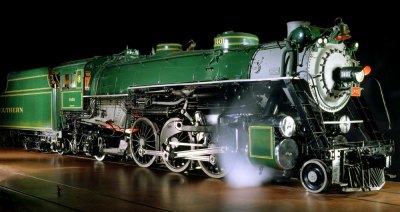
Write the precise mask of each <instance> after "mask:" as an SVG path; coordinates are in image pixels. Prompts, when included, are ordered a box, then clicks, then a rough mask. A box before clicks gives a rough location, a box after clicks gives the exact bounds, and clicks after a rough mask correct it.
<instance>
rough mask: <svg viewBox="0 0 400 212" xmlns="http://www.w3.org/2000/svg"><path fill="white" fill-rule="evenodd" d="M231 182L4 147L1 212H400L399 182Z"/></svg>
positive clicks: (0, 158) (0, 151) (0, 173)
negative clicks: (365, 185) (328, 186)
mask: <svg viewBox="0 0 400 212" xmlns="http://www.w3.org/2000/svg"><path fill="white" fill-rule="evenodd" d="M227 181H228V180H217V179H211V178H207V177H205V176H197V175H183V174H176V173H171V172H168V171H166V170H162V169H146V168H139V167H137V166H135V165H133V164H129V163H128V164H123V163H119V162H107V161H106V162H97V161H95V160H92V159H90V158H80V157H72V156H59V155H57V154H46V153H38V152H27V151H23V150H7V149H0V211H2V209H3V210H4V209H8V210H16V211H26V210H28V211H29V210H30V211H37V210H40V211H55V210H57V211H110V210H115V211H127V210H131V211H132V210H133V211H400V183H399V182H387V183H386V185H385V186H384V188H383V189H382V190H381V191H378V192H355V193H350V194H340V193H329V194H311V193H308V192H306V191H304V189H303V187H302V186H301V185H300V183H298V182H297V181H292V182H285V183H283V182H282V183H267V184H263V185H260V186H255V187H241V188H238V187H233V186H231V185H230V184H229V183H228V182H227Z"/></svg>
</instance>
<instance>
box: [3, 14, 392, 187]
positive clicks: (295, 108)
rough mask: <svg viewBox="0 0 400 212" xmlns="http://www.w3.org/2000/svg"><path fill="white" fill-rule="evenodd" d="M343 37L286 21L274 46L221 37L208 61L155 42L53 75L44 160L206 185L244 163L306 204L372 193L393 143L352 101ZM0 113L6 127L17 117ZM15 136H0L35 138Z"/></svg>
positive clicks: (358, 75) (242, 36)
mask: <svg viewBox="0 0 400 212" xmlns="http://www.w3.org/2000/svg"><path fill="white" fill-rule="evenodd" d="M350 37H351V36H350V31H349V28H348V26H347V25H346V24H345V23H344V22H342V21H341V20H339V21H338V22H337V23H336V25H335V26H333V27H331V28H319V27H315V26H310V25H309V24H308V23H307V22H290V23H288V37H287V38H286V39H285V40H284V41H280V42H279V41H278V42H270V43H265V44H259V40H258V37H257V36H256V35H253V34H249V33H243V32H234V31H228V32H224V33H222V34H220V35H218V36H217V37H215V39H214V48H213V49H209V50H194V49H193V47H194V43H191V44H190V45H189V47H188V48H187V49H183V48H182V45H180V44H177V43H161V44H158V45H157V47H156V49H155V52H154V53H153V54H151V55H140V54H139V52H138V51H137V50H132V49H127V50H125V51H124V52H122V53H121V54H116V55H111V56H105V57H95V58H90V59H87V60H81V61H73V62H70V63H66V64H63V65H61V66H58V67H55V68H53V69H51V71H50V72H48V75H45V74H43V75H45V76H51V77H50V79H51V80H49V81H50V83H49V84H48V85H47V87H46V89H49V91H50V90H52V92H53V94H52V95H53V96H51V98H53V100H51V101H50V102H54V103H52V108H54V109H53V110H52V112H50V113H51V114H53V113H54V114H53V115H52V116H51V117H54V118H52V120H53V119H54V120H57V121H56V122H54V124H53V125H52V127H49V128H48V130H44V131H45V132H47V133H50V134H51V136H49V138H50V139H49V140H50V141H52V142H51V143H52V144H54V145H50V147H51V148H50V149H53V150H56V151H58V152H59V153H60V154H64V153H67V152H72V153H77V152H84V153H86V154H87V155H93V156H95V157H96V159H97V160H103V159H104V158H105V156H106V155H119V156H124V157H126V158H132V159H133V160H134V161H135V162H136V163H137V164H138V165H139V166H141V167H149V166H151V165H153V164H158V165H165V166H166V167H167V168H168V169H169V170H171V171H173V172H183V171H186V170H188V169H195V168H200V169H202V170H203V171H204V173H206V174H207V175H208V176H210V177H214V178H221V177H224V176H225V175H226V174H227V173H228V172H229V170H230V169H231V168H232V166H235V163H234V161H235V160H237V159H242V158H243V157H245V158H247V159H248V160H249V161H250V163H252V164H253V165H255V166H260V167H263V166H267V167H272V168H274V169H277V170H280V171H282V173H283V174H284V175H286V176H288V175H290V176H294V177H298V178H299V179H300V181H301V182H302V184H303V186H304V188H305V189H306V190H307V191H310V192H313V193H319V192H322V191H325V190H327V189H328V188H330V186H335V187H338V188H339V189H340V190H342V191H360V190H379V189H380V188H382V186H383V185H384V183H385V168H386V167H387V166H389V165H390V155H391V153H392V149H393V144H392V141H390V140H387V139H385V138H384V137H383V135H382V133H380V132H379V131H378V130H377V128H376V124H375V123H374V121H373V118H372V117H371V115H370V112H369V111H368V109H367V108H366V107H365V102H364V101H363V99H362V97H360V95H361V90H362V88H361V87H360V85H361V83H362V82H363V80H364V77H365V75H367V74H368V73H369V71H370V69H369V67H368V66H361V64H360V62H359V61H357V60H356V59H355V57H354V55H355V53H356V51H357V48H358V43H356V42H354V41H352V40H351V39H350ZM35 76H36V75H35ZM30 77H31V76H29V77H28V78H29V79H31V78H30ZM13 81H15V79H14V78H10V77H9V79H8V82H9V83H10V82H13ZM10 92H11V93H12V92H13V91H11V90H8V87H7V90H6V92H5V93H4V94H3V95H2V96H1V100H2V102H1V105H2V106H1V107H2V108H20V106H18V104H17V103H15V104H14V103H13V106H7V105H9V104H10V102H12V101H11V100H10V98H12V97H11V96H12V95H13V94H11V93H10ZM22 96H23V95H22ZM32 101H33V100H32ZM3 105H6V106H3ZM25 108H26V107H25ZM25 108H24V110H26V109H25ZM15 110H18V109H15ZM2 111H3V109H2ZM21 113H22V112H21ZM1 114H2V116H5V117H6V119H7V120H8V122H10V123H13V122H12V121H13V120H14V119H13V118H16V117H17V115H18V114H17V113H3V112H2V113H1ZM18 117H21V118H22V119H24V118H25V117H24V116H18ZM52 123H53V122H52ZM15 126H18V125H17V124H7V123H6V124H5V125H3V127H6V128H8V129H14V130H16V129H17V130H19V131H24V132H25V131H34V132H36V131H38V129H37V128H16V127H15ZM28 137H29V138H31V137H32V136H28ZM25 143H26V141H25ZM45 143H49V142H45ZM224 158H229V161H230V162H231V163H221V161H223V160H224Z"/></svg>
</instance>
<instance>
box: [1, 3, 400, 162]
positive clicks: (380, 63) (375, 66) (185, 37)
mask: <svg viewBox="0 0 400 212" xmlns="http://www.w3.org/2000/svg"><path fill="white" fill-rule="evenodd" d="M111 3H112V4H111ZM300 3H301V4H293V3H290V2H283V1H282V2H274V3H273V4H272V5H270V6H265V5H268V4H270V3H268V2H262V3H261V2H260V1H258V2H251V1H245V2H241V3H239V4H234V3H233V2H217V1H213V2H206V1H190V2H189V1H188V2H183V1H182V2H178V3H172V2H161V1H158V2H152V1H146V2H140V4H139V3H137V2H134V1H132V2H130V1H123V2H117V1H116V2H107V3H105V4H100V3H99V2H86V3H85V5H83V3H82V2H79V1H77V2H75V1H68V2H65V3H63V2H62V1H56V2H55V3H50V4H46V5H37V2H34V3H29V2H28V3H26V2H16V3H14V4H15V5H10V4H8V5H7V6H4V5H3V6H2V7H0V8H1V9H0V29H1V32H0V54H1V55H0V83H1V84H0V90H3V89H4V83H5V81H6V75H7V73H8V72H10V71H21V70H25V69H31V68H37V67H42V66H55V65H58V64H60V63H62V62H66V61H70V60H76V59H82V58H88V57H93V56H97V55H109V54H115V53H119V52H122V51H123V50H124V49H125V48H126V47H127V46H129V48H134V49H138V50H139V51H140V53H141V54H149V53H150V52H151V48H152V47H155V45H156V44H157V43H161V42H178V43H181V44H186V43H187V42H188V41H189V40H190V39H193V40H194V41H195V42H196V43H197V47H196V48H197V49H209V48H212V45H213V38H214V37H215V35H217V34H219V33H222V32H224V31H227V30H234V31H242V32H249V33H253V34H256V35H258V36H259V39H260V42H261V43H263V42H268V41H272V40H282V39H283V38H284V37H285V36H286V22H288V21H293V20H307V21H310V22H311V24H312V25H317V26H320V27H331V26H333V23H334V20H335V18H337V17H342V19H343V21H344V22H346V23H347V24H348V26H349V27H350V31H351V34H352V39H354V40H357V41H358V42H359V43H360V48H359V51H358V52H357V58H358V59H359V60H360V61H361V64H362V65H370V66H371V67H372V74H371V76H372V77H375V78H377V79H378V80H379V81H380V82H381V85H382V89H383V91H384V95H385V98H386V103H387V107H388V110H389V113H390V118H391V121H392V129H391V130H388V121H387V118H386V115H385V112H384V110H383V104H382V101H381V98H380V94H379V92H378V87H377V85H376V84H375V83H373V82H372V81H371V80H366V81H365V82H364V83H363V86H364V87H366V89H365V90H364V91H363V95H364V96H365V97H366V99H367V101H368V103H370V107H371V110H372V111H373V114H374V115H375V118H376V119H377V121H378V124H379V127H380V128H381V129H382V130H383V131H384V132H386V136H387V137H389V138H392V139H395V140H396V141H397V142H400V133H399V132H400V123H399V121H400V112H399V110H400V88H399V87H400V86H399V84H400V82H399V74H398V72H400V70H398V68H397V66H399V65H398V62H399V61H400V58H399V57H400V54H399V53H398V52H399V48H400V38H399V34H398V33H396V31H398V30H399V29H398V28H399V27H398V26H399V20H398V19H399V18H397V17H396V16H397V15H398V13H400V12H399V11H396V10H395V9H396V7H395V6H393V5H389V4H387V3H376V2H375V3H374V5H368V4H367V3H365V4H363V5H362V8H361V6H360V5H348V2H344V1H340V2H339V1H335V2H321V1H317V2H312V1H307V2H300ZM279 4H282V5H279ZM396 148H397V149H399V147H398V146H397V147H396ZM398 158H399V157H397V159H396V160H395V161H396V162H397V161H399V160H400V159H398ZM397 166H398V165H397Z"/></svg>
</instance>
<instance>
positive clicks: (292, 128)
mask: <svg viewBox="0 0 400 212" xmlns="http://www.w3.org/2000/svg"><path fill="white" fill-rule="evenodd" d="M279 132H280V133H281V134H282V135H283V136H285V137H291V136H292V135H293V134H294V133H295V132H296V123H295V122H294V119H293V118H292V117H291V116H285V117H284V118H282V119H281V120H280V122H279Z"/></svg>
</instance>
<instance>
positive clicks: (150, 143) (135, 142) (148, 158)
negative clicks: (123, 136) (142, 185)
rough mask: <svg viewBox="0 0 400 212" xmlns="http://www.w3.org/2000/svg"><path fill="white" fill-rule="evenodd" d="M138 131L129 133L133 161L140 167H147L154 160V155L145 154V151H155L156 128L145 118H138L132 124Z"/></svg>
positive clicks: (156, 140)
mask: <svg viewBox="0 0 400 212" xmlns="http://www.w3.org/2000/svg"><path fill="white" fill-rule="evenodd" d="M132 127H133V128H135V129H137V130H138V131H137V132H135V133H131V139H130V145H129V146H130V148H131V154H132V157H133V160H134V161H135V162H136V164H138V165H139V166H140V167H149V166H151V164H153V162H154V160H155V159H156V156H155V155H150V154H146V151H147V150H150V151H156V145H157V143H158V139H159V138H158V135H157V132H158V128H157V125H155V124H154V123H153V122H151V121H150V120H149V119H147V118H139V119H137V120H136V121H135V122H134V123H133V126H132Z"/></svg>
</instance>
